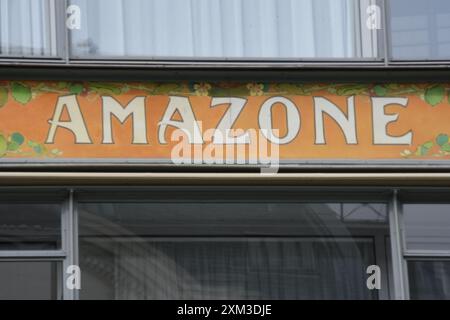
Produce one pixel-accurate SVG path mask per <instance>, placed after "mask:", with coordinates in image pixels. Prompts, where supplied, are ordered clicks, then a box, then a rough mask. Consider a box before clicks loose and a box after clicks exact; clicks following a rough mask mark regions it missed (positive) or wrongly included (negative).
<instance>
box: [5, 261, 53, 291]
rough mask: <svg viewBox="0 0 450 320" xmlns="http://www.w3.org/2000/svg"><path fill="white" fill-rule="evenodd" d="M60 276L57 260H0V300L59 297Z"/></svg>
mask: <svg viewBox="0 0 450 320" xmlns="http://www.w3.org/2000/svg"><path fill="white" fill-rule="evenodd" d="M60 277H61V271H60V265H59V263H58V262H51V261H50V262H43V261H42V262H41V261H0V300H16V299H20V300H55V299H60V298H61V289H60V288H58V286H60V285H58V278H60ZM59 283H61V282H59Z"/></svg>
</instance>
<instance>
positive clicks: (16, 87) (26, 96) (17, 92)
mask: <svg viewBox="0 0 450 320" xmlns="http://www.w3.org/2000/svg"><path fill="white" fill-rule="evenodd" d="M11 91H12V96H13V98H14V99H15V100H16V101H17V102H19V103H21V104H27V103H28V102H29V101H30V100H31V88H30V87H28V86H26V85H23V84H21V83H19V82H13V83H12V85H11Z"/></svg>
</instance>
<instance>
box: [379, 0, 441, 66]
mask: <svg viewBox="0 0 450 320" xmlns="http://www.w3.org/2000/svg"><path fill="white" fill-rule="evenodd" d="M387 2H388V4H389V7H390V27H391V30H390V31H391V32H390V33H391V50H392V52H391V54H392V59H395V60H448V59H450V2H449V1H448V0H427V1H423V0H390V1H387Z"/></svg>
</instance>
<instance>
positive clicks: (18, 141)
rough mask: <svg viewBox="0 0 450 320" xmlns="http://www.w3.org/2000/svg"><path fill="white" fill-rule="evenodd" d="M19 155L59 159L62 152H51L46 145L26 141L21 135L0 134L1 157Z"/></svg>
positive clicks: (55, 150) (52, 150)
mask: <svg viewBox="0 0 450 320" xmlns="http://www.w3.org/2000/svg"><path fill="white" fill-rule="evenodd" d="M12 154H17V155H21V156H40V157H58V156H60V155H62V152H61V151H60V150H58V149H51V150H49V149H48V148H47V147H46V146H45V145H44V144H42V143H38V142H35V141H31V140H26V139H25V137H24V136H23V135H22V134H21V133H19V132H14V133H12V134H10V135H7V134H3V133H0V157H2V158H3V157H7V156H8V155H12Z"/></svg>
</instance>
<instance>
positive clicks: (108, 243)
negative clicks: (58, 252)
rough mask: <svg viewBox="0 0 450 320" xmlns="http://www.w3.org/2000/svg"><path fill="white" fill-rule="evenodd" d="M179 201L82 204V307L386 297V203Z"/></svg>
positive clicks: (80, 208) (80, 249) (80, 218)
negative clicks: (382, 282)
mask: <svg viewBox="0 0 450 320" xmlns="http://www.w3.org/2000/svg"><path fill="white" fill-rule="evenodd" d="M205 198H208V197H207V196H205ZM175 201H176V199H173V201H169V202H146V203H142V202H135V203H130V202H126V203H125V202H114V203H81V204H80V206H79V207H78V212H79V228H80V230H79V236H80V238H79V253H80V266H81V269H82V270H83V277H82V287H83V290H82V291H81V292H80V297H81V298H82V299H376V298H378V295H377V292H375V291H371V290H368V289H367V287H366V280H367V274H366V268H367V266H368V265H371V264H375V263H376V262H377V263H382V261H376V258H375V252H376V248H375V243H374V237H376V236H380V237H382V239H383V241H384V239H385V237H386V235H388V233H389V228H388V223H387V221H386V219H384V220H383V219H381V220H380V219H379V217H378V215H376V214H375V215H374V214H373V213H372V211H373V210H372V208H371V206H372V205H373V207H374V208H377V212H379V213H381V214H382V215H384V216H386V205H385V204H382V205H379V204H349V205H350V207H349V208H348V209H349V210H346V211H345V212H346V213H348V212H350V211H352V210H354V212H356V211H359V212H360V213H359V215H360V216H361V217H363V219H351V221H348V222H347V221H345V220H344V221H343V220H341V213H342V212H341V208H342V206H341V204H339V203H334V204H326V203H289V202H283V203H280V202H271V201H267V202H263V201H261V200H259V202H258V203H256V202H245V201H235V200H234V201H233V200H230V201H227V202H220V201H218V202H200V201H196V202H195V203H194V202H175ZM350 208H351V209H350ZM356 208H358V209H357V210H355V209H356ZM364 211H367V213H363V212H364ZM383 241H382V242H383ZM378 249H381V250H382V251H383V250H385V248H378ZM383 252H385V251H383ZM381 256H383V255H381Z"/></svg>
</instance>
